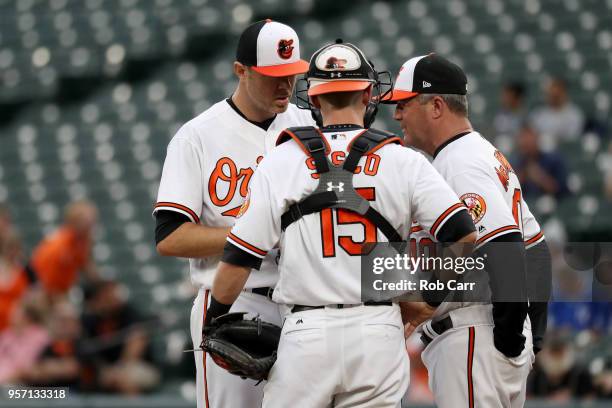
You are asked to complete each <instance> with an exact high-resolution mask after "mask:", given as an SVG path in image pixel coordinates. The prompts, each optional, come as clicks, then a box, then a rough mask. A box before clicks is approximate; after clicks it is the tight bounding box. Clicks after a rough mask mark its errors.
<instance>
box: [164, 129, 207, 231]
mask: <svg viewBox="0 0 612 408" xmlns="http://www.w3.org/2000/svg"><path fill="white" fill-rule="evenodd" d="M190 132H192V130H191V129H190V128H189V127H188V126H187V125H185V126H183V127H182V128H181V129H179V131H178V132H177V134H176V135H175V136H174V138H173V139H172V140H171V141H170V144H168V150H167V153H166V160H165V161H164V168H163V171H162V177H161V182H160V184H159V190H158V193H157V203H156V204H155V208H154V210H153V214H155V213H156V212H157V211H159V210H170V211H176V212H179V213H181V214H184V215H186V216H187V217H189V219H190V220H191V221H193V222H195V223H196V224H198V223H199V222H200V216H201V214H202V203H203V197H204V195H203V187H202V175H203V154H204V153H203V151H202V150H201V149H198V148H197V147H196V146H195V145H194V143H193V142H192V141H191V140H190V139H189V137H188V136H189V133H190Z"/></svg>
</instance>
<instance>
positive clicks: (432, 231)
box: [430, 203, 465, 237]
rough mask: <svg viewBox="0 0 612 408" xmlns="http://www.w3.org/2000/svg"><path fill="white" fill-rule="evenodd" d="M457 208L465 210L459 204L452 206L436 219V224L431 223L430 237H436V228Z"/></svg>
mask: <svg viewBox="0 0 612 408" xmlns="http://www.w3.org/2000/svg"><path fill="white" fill-rule="evenodd" d="M458 208H465V206H464V205H463V204H461V203H456V204H453V205H451V206H450V207H449V208H448V209H447V210H446V211H444V212H443V213H442V215H440V216H439V217H438V219H437V220H436V222H434V223H433V225H432V226H431V229H430V231H431V235H432V236H434V237H435V236H436V232H437V229H438V227H439V226H440V225H441V224H442V222H444V220H446V218H447V217H448V216H449V215H450V214H451V213H453V212H454V211H455V210H456V209H458Z"/></svg>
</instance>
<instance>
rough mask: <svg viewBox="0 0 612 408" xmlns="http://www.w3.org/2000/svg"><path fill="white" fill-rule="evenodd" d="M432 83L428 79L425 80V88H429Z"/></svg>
mask: <svg viewBox="0 0 612 408" xmlns="http://www.w3.org/2000/svg"><path fill="white" fill-rule="evenodd" d="M430 86H431V84H430V83H429V82H427V81H423V88H429V87H430Z"/></svg>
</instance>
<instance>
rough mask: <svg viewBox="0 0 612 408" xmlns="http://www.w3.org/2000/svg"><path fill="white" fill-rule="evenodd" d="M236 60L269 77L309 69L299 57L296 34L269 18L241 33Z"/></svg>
mask: <svg viewBox="0 0 612 408" xmlns="http://www.w3.org/2000/svg"><path fill="white" fill-rule="evenodd" d="M236 61H238V62H240V63H241V64H244V65H246V66H248V67H251V68H252V69H253V70H255V71H257V72H259V73H260V74H262V75H266V76H272V77H282V76H289V75H297V74H303V73H305V72H306V71H308V62H306V61H304V60H302V59H300V39H299V38H298V36H297V33H296V32H295V31H294V30H293V28H291V27H289V26H288V25H285V24H282V23H279V22H276V21H272V20H270V19H267V20H262V21H258V22H256V23H253V24H251V25H250V26H248V27H247V28H246V29H245V30H244V31H243V32H242V34H241V35H240V39H239V40H238V48H237V49H236Z"/></svg>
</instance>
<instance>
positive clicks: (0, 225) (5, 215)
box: [0, 204, 11, 242]
mask: <svg viewBox="0 0 612 408" xmlns="http://www.w3.org/2000/svg"><path fill="white" fill-rule="evenodd" d="M10 227H11V213H10V212H9V210H8V208H7V207H5V206H4V205H2V204H0V242H1V241H2V237H3V236H4V234H5V232H6V231H7V230H9V229H10Z"/></svg>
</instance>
